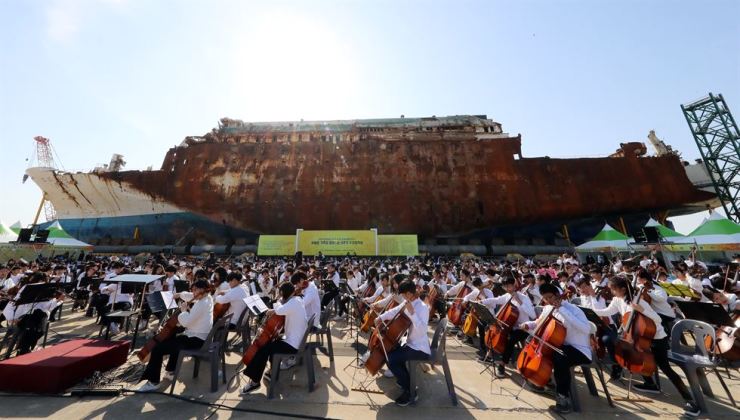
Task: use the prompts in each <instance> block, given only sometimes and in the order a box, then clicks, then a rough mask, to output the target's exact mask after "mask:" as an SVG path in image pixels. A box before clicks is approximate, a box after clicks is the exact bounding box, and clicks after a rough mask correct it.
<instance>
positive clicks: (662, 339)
mask: <svg viewBox="0 0 740 420" xmlns="http://www.w3.org/2000/svg"><path fill="white" fill-rule="evenodd" d="M609 288H610V289H611V291H612V294H613V295H614V298H613V299H612V301H611V303H610V304H609V306H608V307H607V308H606V309H595V310H594V312H595V313H596V315H599V316H611V315H614V314H617V313H618V314H620V315H622V316H623V315H624V314H625V313H627V312H631V311H638V312H640V313H642V314H643V315H645V316H646V317H648V318H650V319H651V320H652V321H653V322H654V323H655V329H656V332H655V336H654V337H653V343H652V345H651V346H650V352H651V353H652V354H653V357H654V358H655V364H656V365H657V366H658V368H659V369H660V370H661V371H662V372H663V373H664V374H665V376H667V377H668V379H669V380H670V381H671V383H672V384H673V386H675V387H676V389H677V390H678V392H679V394H681V396H682V397H683V399H684V400H685V401H686V403H685V405H684V413H685V414H686V415H689V416H693V417H696V416H698V415H699V413H700V410H699V407H698V406H697V405H696V403H695V402H694V401H693V397H692V395H691V392H690V391H689V389H688V388H687V387H686V385H685V384H684V383H683V381H682V380H681V377H680V376H678V374H677V373H676V372H675V371H674V370H673V369H672V368H671V365H670V363H669V361H668V347H669V340H670V337H669V336H668V334H666V331H665V329H663V325H662V320H661V318H660V316H659V315H658V314H657V313H656V312H655V311H654V310H653V308H652V307H650V304H649V303H647V302H646V301H645V300H644V299H641V300H640V302H639V303H635V302H636V301H637V294H638V293H644V292H641V291H633V290H632V287H631V286H630V283H629V281H628V280H627V279H626V278H625V277H622V276H615V277H612V278H611V279H610V280H609ZM641 290H643V289H641ZM643 380H644V381H645V382H644V383H643V384H637V385H635V386H634V388H635V389H637V390H639V391H642V392H648V393H659V392H660V390H659V389H658V386H657V385H656V384H655V381H654V380H653V377H652V376H643Z"/></svg>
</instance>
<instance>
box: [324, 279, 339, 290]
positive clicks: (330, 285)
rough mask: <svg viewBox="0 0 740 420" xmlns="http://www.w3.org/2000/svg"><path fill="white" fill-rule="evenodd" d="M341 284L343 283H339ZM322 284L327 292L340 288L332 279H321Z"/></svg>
mask: <svg viewBox="0 0 740 420" xmlns="http://www.w3.org/2000/svg"><path fill="white" fill-rule="evenodd" d="M339 284H340V285H341V283H339ZM321 286H322V288H323V289H324V292H325V293H328V292H333V291H335V290H337V289H338V287H337V285H336V284H334V282H333V281H332V280H331V279H328V280H321Z"/></svg>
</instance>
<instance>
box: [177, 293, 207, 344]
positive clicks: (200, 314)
mask: <svg viewBox="0 0 740 420" xmlns="http://www.w3.org/2000/svg"><path fill="white" fill-rule="evenodd" d="M183 295H184V293H181V294H180V296H181V297H182V296H183ZM190 296H191V299H192V294H191V295H190ZM177 322H179V323H180V325H182V326H183V327H185V333H184V334H185V335H187V336H188V337H197V338H200V339H201V340H205V339H206V338H208V333H210V332H211V328H212V327H213V297H212V296H211V295H210V294H209V293H206V295H205V296H204V297H203V298H201V299H199V300H197V301H196V302H195V303H194V304H193V307H192V308H190V310H189V311H186V312H180V314H179V315H178V316H177Z"/></svg>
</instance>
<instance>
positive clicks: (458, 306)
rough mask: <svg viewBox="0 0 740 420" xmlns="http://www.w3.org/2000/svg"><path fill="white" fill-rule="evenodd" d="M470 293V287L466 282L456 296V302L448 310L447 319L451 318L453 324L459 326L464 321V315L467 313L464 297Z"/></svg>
mask: <svg viewBox="0 0 740 420" xmlns="http://www.w3.org/2000/svg"><path fill="white" fill-rule="evenodd" d="M468 293H470V287H468V285H467V284H465V285H464V286H463V287H462V289H460V291H459V292H458V293H457V296H455V299H454V302H452V304H451V305H450V308H449V309H448V310H447V319H449V320H450V322H451V323H452V325H454V326H456V327H459V326H460V325H461V324H462V322H463V315H464V314H465V306H464V304H463V301H462V299H463V297H464V296H465V295H467V294H468Z"/></svg>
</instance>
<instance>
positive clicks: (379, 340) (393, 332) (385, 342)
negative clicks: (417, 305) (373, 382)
mask: <svg viewBox="0 0 740 420" xmlns="http://www.w3.org/2000/svg"><path fill="white" fill-rule="evenodd" d="M409 328H411V319H409V317H408V316H406V314H405V313H404V311H398V313H397V314H396V316H394V317H393V319H391V320H390V321H388V322H384V321H381V322H380V324H379V325H378V326H377V327H376V328H375V330H374V331H373V335H372V336H370V341H368V351H369V355H368V357H367V359H366V360H365V369H367V371H368V372H369V373H370V374H371V375H376V374H377V373H378V371H379V370H380V368H382V367H383V365H384V364H385V362H386V360H388V352H390V351H392V350H393V349H395V348H396V347H397V346H398V345H399V342H400V341H401V337H402V336H403V335H404V334H405V333H406V331H408V329H409Z"/></svg>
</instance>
